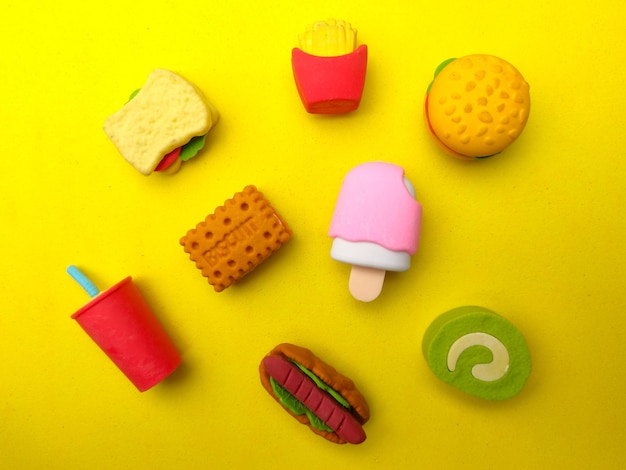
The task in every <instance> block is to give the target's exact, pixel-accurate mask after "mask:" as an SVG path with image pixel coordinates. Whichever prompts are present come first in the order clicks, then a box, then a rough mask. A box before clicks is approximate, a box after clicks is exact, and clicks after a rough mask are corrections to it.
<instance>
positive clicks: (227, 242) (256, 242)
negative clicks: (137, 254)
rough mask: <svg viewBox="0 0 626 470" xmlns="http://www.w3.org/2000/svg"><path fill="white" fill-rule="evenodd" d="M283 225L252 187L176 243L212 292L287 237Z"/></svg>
mask: <svg viewBox="0 0 626 470" xmlns="http://www.w3.org/2000/svg"><path fill="white" fill-rule="evenodd" d="M291 235H292V231H291V229H290V228H289V227H288V226H287V223H286V222H285V221H284V220H283V218H282V217H281V216H280V215H279V214H278V212H276V210H275V209H274V208H273V207H272V206H271V205H270V203H269V201H268V200H267V199H266V198H265V197H264V195H263V193H262V192H260V191H258V190H257V188H256V187H255V186H252V185H249V186H246V187H245V188H244V189H243V191H241V192H238V193H236V194H235V195H234V196H233V197H232V198H230V199H227V200H226V201H225V202H224V205H223V206H220V207H218V208H217V209H215V211H214V212H213V213H212V214H209V215H208V216H207V217H206V218H205V220H203V221H202V222H200V223H198V224H197V225H196V227H195V228H192V229H190V230H189V231H188V232H187V234H186V235H185V236H184V237H182V238H181V239H180V244H181V245H182V246H183V247H184V250H185V252H186V253H188V254H189V258H190V259H191V261H193V262H195V264H196V267H197V268H198V269H200V270H201V271H202V275H203V276H204V277H206V278H207V279H208V281H209V284H211V285H212V286H213V288H214V289H215V291H216V292H221V291H223V290H224V289H226V288H227V287H229V286H230V285H231V284H233V283H235V282H237V281H238V280H239V279H241V278H242V277H243V276H245V275H246V274H248V273H249V272H250V271H252V270H253V269H254V268H255V267H257V266H258V265H259V264H260V263H261V262H263V261H264V260H266V259H267V258H268V257H269V256H270V255H271V254H272V253H274V252H275V251H277V250H278V249H279V248H280V247H282V245H283V244H284V243H286V242H287V241H289V239H290V238H291Z"/></svg>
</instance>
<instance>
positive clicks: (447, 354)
mask: <svg viewBox="0 0 626 470" xmlns="http://www.w3.org/2000/svg"><path fill="white" fill-rule="evenodd" d="M422 352H423V354H424V357H425V358H426V362H427V363H428V366H429V367H430V368H431V370H432V371H433V372H434V374H435V375H436V376H437V377H439V378H440V379H441V380H443V381H444V382H446V383H447V384H450V385H452V386H453V387H456V388H458V389H460V390H462V391H464V392H465V393H468V394H470V395H474V396H476V397H479V398H483V399H485V400H505V399H507V398H511V397H513V396H515V395H517V394H518V393H519V392H520V391H521V390H522V388H523V387H524V384H525V383H526V380H527V379H528V376H529V375H530V370H531V360H530V352H529V350H528V346H527V344H526V340H525V339H524V336H522V334H521V333H520V331H519V330H518V329H517V328H516V327H515V326H514V325H513V324H512V323H511V322H510V321H508V320H507V319H506V318H504V317H502V316H501V315H498V314H497V313H495V312H492V311H491V310H488V309H486V308H484V307H475V306H465V307H458V308H455V309H453V310H450V311H448V312H446V313H444V314H442V315H440V316H439V317H438V318H436V319H435V320H434V321H433V322H432V323H431V325H430V326H429V327H428V329H427V330H426V332H425V334H424V339H423V341H422Z"/></svg>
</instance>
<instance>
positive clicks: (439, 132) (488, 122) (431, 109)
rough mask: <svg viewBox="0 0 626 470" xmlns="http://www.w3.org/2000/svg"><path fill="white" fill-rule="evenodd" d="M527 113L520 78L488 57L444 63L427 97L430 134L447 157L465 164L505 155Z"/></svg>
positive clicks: (504, 64)
mask: <svg viewBox="0 0 626 470" xmlns="http://www.w3.org/2000/svg"><path fill="white" fill-rule="evenodd" d="M529 112H530V93H529V86H528V83H526V80H524V77H523V76H522V74H521V73H520V72H519V71H518V70H517V69H516V68H515V67H513V66H512V65H511V64H509V63H508V62H506V61H505V60H502V59H500V58H499V57H495V56H492V55H487V54H474V55H468V56H465V57H461V58H459V59H449V60H447V61H445V62H443V63H442V64H441V65H439V67H438V68H437V70H436V71H435V78H434V80H433V81H432V82H431V84H430V86H429V87H428V91H427V93H426V100H425V118H426V124H427V126H428V129H429V130H430V133H431V134H432V135H433V137H434V138H435V141H436V142H437V143H438V144H439V145H440V146H441V147H443V149H444V150H446V151H447V153H449V154H451V155H452V156H455V157H458V158H462V159H466V160H474V159H482V158H488V157H492V156H494V155H496V154H498V153H500V152H502V151H503V150H504V149H505V148H507V147H508V146H509V145H511V144H512V143H513V142H514V141H515V140H516V139H517V138H518V137H519V135H520V134H521V133H522V131H523V130H524V126H526V122H527V121H528V114H529Z"/></svg>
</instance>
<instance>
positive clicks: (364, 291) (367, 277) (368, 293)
mask: <svg viewBox="0 0 626 470" xmlns="http://www.w3.org/2000/svg"><path fill="white" fill-rule="evenodd" d="M385 273H386V271H385V270H384V269H376V268H368V267H365V266H356V265H353V266H352V270H351V271H350V280H349V281H348V289H349V290H350V293H351V294H352V297H354V298H355V299H357V300H360V301H361V302H371V301H372V300H374V299H376V298H377V297H378V296H379V295H380V292H381V291H382V290H383V283H384V282H385Z"/></svg>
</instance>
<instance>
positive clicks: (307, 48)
mask: <svg viewBox="0 0 626 470" xmlns="http://www.w3.org/2000/svg"><path fill="white" fill-rule="evenodd" d="M356 36H357V30H356V29H354V28H353V27H352V26H351V25H350V23H348V22H346V21H342V20H332V19H331V20H328V21H320V22H317V23H315V24H313V25H309V26H308V27H307V29H306V31H305V32H304V33H303V34H301V35H300V36H299V46H300V47H296V48H294V49H293V50H292V51H291V65H292V68H293V75H294V78H295V80H296V86H297V88H298V93H299V95H300V99H301V100H302V104H303V105H304V108H305V109H306V110H307V112H309V113H311V114H341V113H348V112H351V111H355V110H356V109H357V108H358V107H359V104H360V103H361V96H362V94H363V87H364V85H365V72H366V69H367V46H366V45H360V46H357V42H356Z"/></svg>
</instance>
